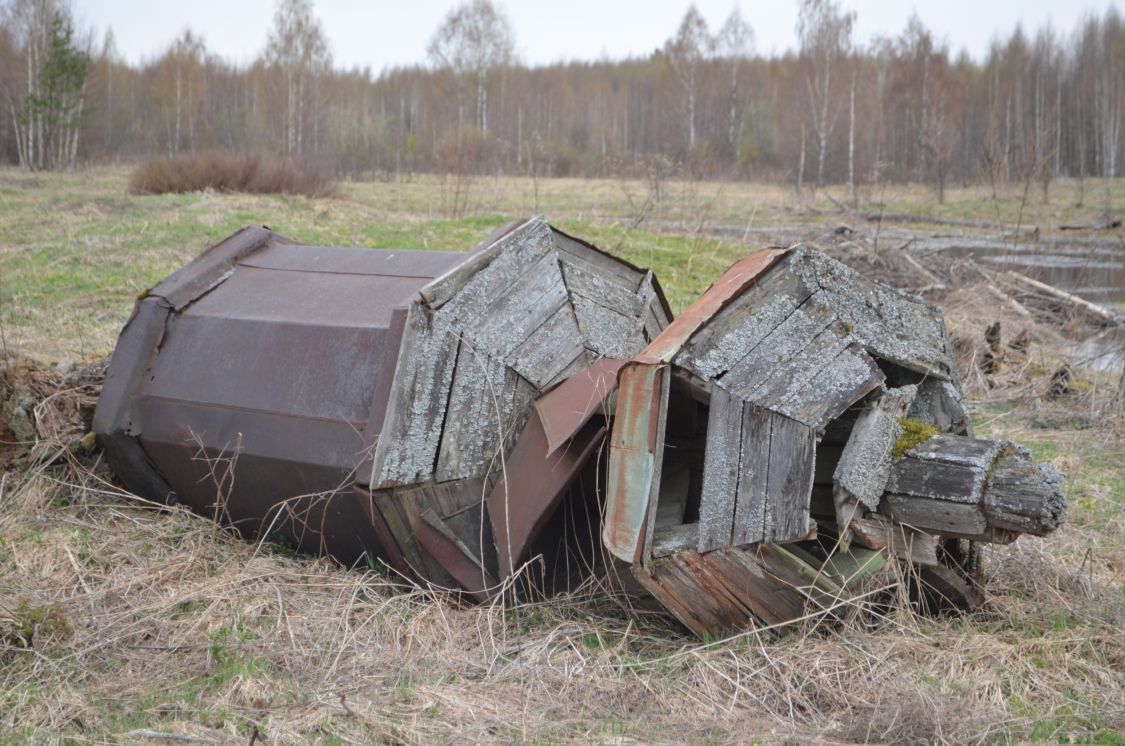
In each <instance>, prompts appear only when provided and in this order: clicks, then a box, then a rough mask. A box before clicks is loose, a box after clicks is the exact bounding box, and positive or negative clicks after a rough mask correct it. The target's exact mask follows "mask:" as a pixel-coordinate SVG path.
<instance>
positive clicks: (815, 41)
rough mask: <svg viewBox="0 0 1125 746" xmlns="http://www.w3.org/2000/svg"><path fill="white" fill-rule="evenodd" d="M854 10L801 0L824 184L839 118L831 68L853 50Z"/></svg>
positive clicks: (826, 0) (827, 0)
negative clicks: (837, 116) (848, 11)
mask: <svg viewBox="0 0 1125 746" xmlns="http://www.w3.org/2000/svg"><path fill="white" fill-rule="evenodd" d="M854 24H855V13H845V12H844V11H842V10H841V9H840V6H839V5H838V4H837V2H836V0H801V7H800V10H799V12H798V16H797V36H798V37H799V38H800V41H801V56H802V58H803V59H804V61H805V64H806V65H807V72H806V84H807V86H808V93H809V105H810V110H811V113H812V120H813V131H814V133H815V134H816V143H817V161H816V183H817V186H822V185H823V184H824V163H825V159H826V157H827V155H828V139H829V137H830V136H831V134H832V128H833V126H834V125H835V121H836V111H835V110H834V108H833V106H832V99H833V95H832V93H833V89H832V71H833V70H834V69H835V68H836V67H837V66H838V65H839V63H840V60H842V59H844V58H846V57H847V56H848V55H849V54H851V49H852V27H853V26H854Z"/></svg>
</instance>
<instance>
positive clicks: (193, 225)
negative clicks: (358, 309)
mask: <svg viewBox="0 0 1125 746" xmlns="http://www.w3.org/2000/svg"><path fill="white" fill-rule="evenodd" d="M126 177H127V173H126V172H125V171H124V170H122V169H94V170H90V171H82V172H78V173H71V174H25V173H21V172H19V171H15V170H11V169H0V324H2V332H3V336H4V341H5V342H6V343H7V345H8V346H9V347H12V348H15V349H17V350H21V351H23V352H25V353H27V354H31V355H34V356H36V357H40V358H47V359H53V360H59V359H67V358H75V357H82V356H86V355H92V354H106V353H107V352H109V350H110V349H111V348H112V345H113V342H114V340H115V338H116V335H117V332H118V331H119V330H120V327H121V325H122V324H123V323H124V322H125V319H126V318H127V317H128V314H129V312H130V310H131V307H132V301H133V299H134V298H135V297H136V296H137V295H139V294H141V293H142V292H143V291H144V290H146V289H147V288H149V287H151V286H152V285H154V284H155V283H156V282H158V281H159V280H160V279H161V278H163V277H165V276H166V275H168V274H169V273H170V272H172V271H174V270H175V269H177V268H179V267H180V266H182V265H183V264H185V263H186V262H188V261H190V260H191V259H192V258H193V257H194V256H196V255H197V254H198V253H199V252H201V251H202V250H203V249H205V248H207V247H208V246H211V245H213V244H215V243H217V242H218V241H219V240H221V239H222V238H224V237H226V236H228V235H230V234H231V233H233V232H234V231H236V230H238V229H239V228H243V227H245V226H248V225H268V226H269V227H270V228H272V229H274V230H276V231H278V232H280V233H283V234H285V235H288V236H290V237H292V238H295V239H297V240H299V241H302V242H305V243H310V244H320V245H328V246H361V247H379V248H406V249H428V250H433V251H467V250H469V249H471V248H472V247H474V246H475V245H476V244H477V243H479V242H480V241H481V240H482V239H484V238H485V237H486V236H487V235H488V234H489V233H490V232H492V231H493V230H495V229H496V228H498V227H499V226H501V225H503V224H504V223H506V222H508V221H509V220H512V219H514V218H517V217H523V216H527V215H531V214H536V213H542V214H546V215H547V217H548V218H549V219H551V220H552V222H554V223H556V224H557V225H558V226H559V227H560V228H562V229H563V230H566V231H568V232H572V233H574V234H576V235H579V236H581V237H583V238H585V239H587V240H590V241H592V242H594V243H595V244H597V245H598V246H600V247H601V248H603V249H605V250H608V251H610V252H612V253H615V254H617V255H619V256H622V257H624V258H626V259H628V260H629V261H632V262H634V263H636V264H639V265H641V266H645V267H651V268H652V269H653V270H654V271H655V272H656V274H657V276H658V277H659V278H660V281H661V283H662V284H663V286H664V288H665V290H666V292H667V294H668V296H669V301H670V302H671V304H672V307H673V310H675V311H677V312H678V311H681V310H683V308H685V307H686V306H687V305H688V304H689V303H690V302H691V300H693V299H694V298H695V297H696V296H697V295H698V294H699V293H700V292H702V291H703V290H704V289H706V287H707V286H708V285H709V284H710V283H711V282H713V281H714V280H715V279H716V278H717V277H718V276H719V275H720V274H721V273H722V271H723V270H724V269H725V268H726V267H727V266H729V265H730V264H731V263H732V262H733V261H735V260H736V259H738V258H739V257H740V256H741V255H742V254H744V253H745V251H746V250H747V247H746V246H745V245H744V244H742V243H741V242H740V241H737V240H719V239H716V238H713V237H709V236H708V234H707V231H699V230H696V228H697V227H699V226H733V227H734V228H735V229H737V230H736V231H735V235H737V231H738V230H741V229H742V228H743V227H747V228H749V227H750V226H752V225H753V226H767V225H789V226H796V227H797V228H798V229H801V226H806V228H804V229H802V230H804V231H805V232H806V233H813V234H815V232H816V231H817V230H820V229H821V228H822V227H823V226H825V225H827V226H832V225H834V224H835V223H836V222H838V221H839V220H840V219H841V218H840V217H839V216H837V215H835V213H834V210H833V208H832V206H831V203H829V202H828V201H827V200H826V199H825V198H824V196H823V193H822V194H821V196H819V197H815V198H814V197H811V196H809V195H806V200H805V201H803V202H798V201H797V200H796V197H795V195H794V193H793V192H792V190H791V189H789V188H787V187H784V186H767V185H758V184H741V183H727V182H706V183H687V182H670V183H668V184H666V185H664V188H663V196H662V198H661V199H660V200H659V201H658V202H657V203H656V205H655V206H654V207H653V208H652V209H651V210H650V211H643V210H642V205H643V204H644V203H645V201H646V191H647V187H646V185H645V184H643V183H640V182H629V181H620V180H609V179H605V180H591V181H581V180H575V179H556V180H539V181H538V183H537V184H535V185H533V184H532V182H530V181H529V180H527V179H507V178H504V179H492V178H480V179H477V180H476V181H475V182H474V184H473V186H472V198H471V200H470V206H469V212H468V214H466V216H464V217H461V218H458V219H450V218H448V217H446V216H445V215H444V210H443V206H444V204H445V200H444V197H443V194H444V191H443V190H444V187H443V185H442V182H441V180H440V179H438V178H436V177H432V176H418V177H415V178H413V179H410V180H405V181H399V182H393V183H385V182H373V183H347V184H344V185H343V188H342V189H341V194H340V196H339V197H338V198H335V199H309V198H304V197H282V196H268V195H267V196H262V195H243V194H234V195H225V194H215V193H211V192H202V193H193V194H177V195H161V196H132V195H129V194H127V193H126V189H125V187H126ZM1074 189H1075V185H1074V184H1073V183H1066V184H1060V185H1059V186H1058V188H1057V189H1056V191H1055V196H1054V198H1053V201H1052V203H1051V204H1049V205H1042V204H1039V203H1038V201H1035V202H1033V203H1032V204H1028V205H1025V206H1024V209H1023V211H1024V221H1023V222H1024V224H1025V225H1029V226H1030V225H1032V224H1035V223H1036V221H1040V222H1044V223H1046V224H1047V225H1053V224H1055V223H1058V222H1063V221H1067V222H1088V221H1091V220H1094V219H1096V218H1097V215H1098V214H1099V213H1100V211H1101V209H1102V203H1101V202H1098V200H1097V199H1095V198H1096V197H1097V198H1098V199H1101V196H1100V195H1104V193H1105V192H1106V189H1105V187H1104V185H1103V184H1101V183H1096V182H1094V181H1089V182H1088V199H1087V204H1086V206H1085V207H1084V208H1081V209H1079V208H1075V207H1074V206H1073V202H1074V197H1073V193H1074ZM828 191H829V192H831V191H832V188H829V190H828ZM1108 193H1109V195H1110V203H1111V204H1115V205H1120V204H1123V203H1125V180H1118V181H1117V182H1114V183H1113V184H1112V185H1111V186H1110V188H1109V190H1108ZM949 195H950V196H949V199H948V200H947V202H946V204H944V205H937V204H935V203H933V200H932V194H931V192H930V191H929V190H928V189H927V188H925V187H918V186H903V187H892V188H891V189H888V190H886V191H881V192H880V193H878V194H875V193H867V194H865V195H864V196H865V197H866V198H867V199H868V200H882V201H884V202H885V208H884V209H885V210H886V211H887V212H889V213H892V212H898V213H911V214H919V215H931V216H933V217H940V218H959V219H974V220H986V221H989V220H999V221H1001V222H1005V223H1013V224H1014V223H1015V221H1016V219H1017V217H1018V215H1019V210H1020V202H1021V199H1020V198H1021V197H1022V191H1021V190H1020V189H1017V188H1016V187H1014V186H1013V187H1010V188H1009V189H1008V190H1007V192H1005V193H1004V195H1003V196H1002V198H1001V199H1000V200H998V201H996V202H993V201H992V200H991V199H990V195H989V193H988V192H987V191H986V190H984V188H982V187H971V188H965V189H953V190H950V193H949ZM1103 201H1104V200H1103ZM861 209H864V210H877V209H878V208H877V206H876V205H874V204H870V203H867V204H865V205H861ZM638 220H639V225H638ZM631 226H636V227H633V228H631Z"/></svg>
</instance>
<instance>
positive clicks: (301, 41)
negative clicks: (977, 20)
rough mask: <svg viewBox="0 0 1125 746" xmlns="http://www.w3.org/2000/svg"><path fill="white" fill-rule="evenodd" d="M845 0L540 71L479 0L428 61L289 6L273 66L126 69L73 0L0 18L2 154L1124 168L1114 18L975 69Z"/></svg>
mask: <svg viewBox="0 0 1125 746" xmlns="http://www.w3.org/2000/svg"><path fill="white" fill-rule="evenodd" d="M854 27H855V14H854V13H852V12H849V11H848V10H847V9H846V8H845V7H843V6H842V5H841V4H840V2H839V0H800V3H799V19H798V24H797V29H796V31H797V36H798V39H799V44H798V48H797V49H796V50H793V51H790V52H787V53H785V54H784V55H781V56H773V57H767V56H763V55H760V54H757V53H756V52H755V48H754V35H753V27H752V18H751V19H748V18H745V17H744V16H743V15H742V14H741V13H740V12H739V11H738V10H737V9H736V10H735V11H734V12H732V13H731V15H730V17H729V18H727V19H726V21H725V22H724V23H723V24H722V25H721V26H720V27H719V28H715V29H713V28H710V27H709V25H708V23H707V22H706V20H705V19H704V18H703V16H702V15H701V14H700V13H699V12H698V10H697V9H696V8H695V7H694V6H691V7H689V8H688V9H687V11H686V13H685V15H684V17H683V19H682V21H681V22H680V24H679V26H678V27H677V28H675V29H670V33H669V37H668V39H667V41H666V42H665V43H664V44H663V45H662V46H661V47H660V48H659V49H655V50H654V51H653V52H652V53H651V54H650V55H648V56H645V57H637V58H632V59H625V60H619V61H598V62H569V63H559V64H552V65H542V66H530V65H526V64H523V63H521V61H520V60H519V58H518V55H517V54H516V51H515V50H516V48H517V44H516V37H515V33H514V31H513V29H512V27H511V24H510V22H509V21H508V19H507V17H506V16H505V14H504V12H503V9H502V8H501V7H499V6H497V5H495V4H493V2H492V1H491V0H467V1H466V2H464V4H462V5H460V6H458V7H456V8H454V9H453V10H452V11H450V13H449V14H448V15H447V16H446V18H445V19H444V21H443V22H442V24H441V25H440V26H439V27H438V28H437V29H436V30H435V31H434V34H433V36H432V38H431V41H430V44H429V45H428V48H427V50H426V62H425V63H419V64H418V65H415V66H410V67H403V68H396V69H390V70H385V71H382V72H380V73H378V74H376V73H373V72H372V71H371V70H370V69H343V68H341V67H338V66H336V65H334V64H333V60H332V55H331V45H330V44H329V41H328V39H327V38H326V36H325V33H324V30H323V27H322V25H321V23H320V22H319V20H318V19H317V17H316V13H315V9H314V7H313V5H312V3H311V2H310V0H279V2H278V5H277V7H276V12H275V15H274V18H273V21H272V24H271V26H270V28H269V29H268V30H266V34H265V36H266V44H265V47H264V49H263V51H262V52H261V53H260V54H259V56H258V57H257V59H255V60H254V61H253V62H252V63H250V64H248V65H236V64H233V63H232V62H230V61H228V60H225V59H223V58H222V57H221V56H219V55H217V54H215V53H214V52H212V51H210V50H208V48H207V44H206V40H205V39H203V38H202V37H200V36H199V35H197V34H196V33H194V32H192V31H190V30H185V31H184V32H183V33H182V34H181V35H180V36H179V37H178V38H177V39H176V40H175V41H174V42H173V43H172V44H171V45H170V46H169V48H168V49H167V50H166V51H165V52H164V53H163V54H161V55H160V56H159V57H157V58H155V59H151V60H146V61H144V62H142V63H139V64H132V65H131V64H127V63H126V62H125V61H124V60H123V58H122V56H121V54H120V52H119V51H118V49H117V47H116V44H115V42H114V38H113V34H112V31H107V32H106V33H105V35H104V37H103V38H101V39H100V40H98V41H97V42H95V40H94V39H93V38H92V36H91V35H90V34H89V33H85V34H83V33H81V32H80V31H79V30H76V29H75V27H74V21H73V17H72V14H71V13H70V11H69V9H68V7H67V6H66V4H65V3H64V2H63V0H6V2H3V3H2V4H0V106H2V107H3V109H4V111H3V116H4V118H5V119H6V120H7V122H6V124H5V125H4V126H2V127H0V157H2V158H3V159H4V160H5V161H8V162H11V163H18V164H19V165H21V166H22V167H24V168H28V169H45V168H66V167H72V166H74V165H75V164H76V163H77V162H78V161H80V160H82V161H91V162H104V161H111V162H112V161H131V160H136V159H140V158H144V157H149V156H152V155H170V156H175V155H179V154H182V153H186V152H192V151H199V150H206V149H222V150H229V151H235V152H248V151H259V150H270V151H277V152H282V153H286V154H290V155H299V156H303V157H306V158H309V159H314V160H316V161H318V162H320V163H323V164H324V165H326V166H329V167H331V168H332V169H334V170H336V171H337V172H339V173H341V174H345V175H355V176H371V175H376V176H383V175H389V174H396V173H408V172H414V171H435V172H459V173H506V174H528V175H532V176H616V175H646V174H648V175H652V174H662V173H663V174H668V175H672V174H676V175H682V176H687V177H700V178H708V177H720V176H721V177H727V178H745V179H763V180H775V181H786V182H790V183H792V184H793V185H794V186H795V187H796V188H797V189H798V190H802V189H805V188H810V187H813V186H817V185H823V184H827V183H839V184H846V185H847V187H848V189H849V196H850V197H852V198H853V199H854V198H855V190H856V188H857V185H859V186H868V187H870V186H876V187H877V186H878V185H879V184H881V183H887V182H905V181H916V182H926V183H928V184H930V185H932V186H933V188H934V189H935V191H936V193H937V194H938V196H939V197H940V196H942V194H943V192H944V189H945V186H946V185H947V184H949V183H967V182H981V181H983V182H985V183H987V184H990V185H992V187H993V188H994V189H997V188H1000V187H1001V186H1003V185H1005V184H1010V183H1019V184H1022V185H1024V187H1025V189H1026V188H1029V187H1030V186H1031V185H1033V184H1034V185H1036V187H1037V188H1040V189H1042V192H1043V196H1044V198H1046V197H1047V196H1048V195H1049V188H1050V184H1051V181H1052V180H1053V179H1054V178H1056V177H1059V176H1070V177H1077V178H1080V179H1081V178H1084V177H1086V176H1099V177H1108V178H1112V177H1115V176H1117V175H1118V171H1119V168H1120V166H1119V164H1120V163H1121V157H1122V149H1123V147H1125V146H1123V143H1122V137H1121V130H1122V123H1123V120H1125V23H1123V21H1122V17H1121V15H1120V14H1119V13H1118V12H1117V11H1116V10H1115V9H1113V8H1111V9H1109V10H1108V11H1106V12H1105V13H1103V14H1102V15H1101V16H1094V15H1091V16H1088V17H1087V18H1086V19H1085V20H1083V21H1082V22H1081V23H1079V24H1078V26H1077V28H1075V29H1073V30H1071V31H1070V32H1069V33H1066V34H1063V33H1060V32H1058V31H1056V30H1055V29H1052V28H1050V27H1045V28H1041V29H1038V30H1037V31H1035V32H1034V33H1030V32H1028V31H1027V30H1024V29H1022V28H1019V27H1017V28H1016V29H1015V30H1013V31H1011V32H1010V33H1009V34H1008V35H1007V37H1006V38H998V39H997V40H996V41H995V42H994V43H993V44H992V46H991V48H990V49H989V51H988V53H987V55H986V57H985V58H984V59H982V60H974V59H972V58H971V57H969V56H968V55H967V54H966V53H965V52H957V53H955V52H954V51H953V50H952V49H951V48H950V46H949V44H948V43H947V42H946V41H945V40H943V39H939V38H937V37H936V36H935V35H934V34H933V32H932V31H931V30H929V29H928V28H926V27H925V26H924V25H923V23H922V22H921V21H920V20H919V19H918V18H917V17H916V16H915V17H914V18H912V19H911V20H910V21H909V23H908V24H907V25H906V27H905V28H904V29H903V30H902V32H901V33H899V34H897V35H895V36H890V37H883V38H877V39H875V40H873V41H871V42H870V43H867V44H863V45H861V44H859V43H857V41H856V39H855V38H854Z"/></svg>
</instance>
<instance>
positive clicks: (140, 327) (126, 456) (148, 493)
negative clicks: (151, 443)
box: [93, 296, 172, 502]
mask: <svg viewBox="0 0 1125 746" xmlns="http://www.w3.org/2000/svg"><path fill="white" fill-rule="evenodd" d="M169 312H170V310H169V308H168V304H167V303H166V302H165V301H164V299H163V298H156V297H153V296H149V297H147V298H142V299H141V300H139V301H137V303H136V305H135V306H134V308H133V314H132V316H130V317H129V320H128V321H127V322H126V323H125V328H124V329H123V330H122V332H121V337H120V338H119V339H118V340H117V347H116V349H115V350H114V353H113V361H112V363H111V364H110V366H109V369H108V370H107V371H106V377H105V381H104V382H103V384H102V391H101V395H100V396H99V397H98V406H97V409H95V410H94V422H93V430H94V432H95V433H96V434H97V439H98V445H100V446H101V447H102V450H104V451H105V453H106V458H108V459H109V462H110V464H112V465H113V467H114V471H115V472H116V473H117V476H118V478H119V479H120V480H121V481H122V482H123V483H124V484H125V487H126V488H128V489H129V490H130V491H131V492H134V493H136V494H138V495H143V496H145V497H147V498H149V499H150V500H155V501H157V502H164V501H166V500H167V499H168V498H169V496H170V495H171V494H172V488H171V487H170V486H168V483H167V482H166V481H165V480H164V477H162V476H161V475H160V473H159V472H157V470H156V466H155V465H154V464H153V463H152V459H150V458H149V457H148V454H146V453H145V451H144V449H143V448H141V444H140V442H139V441H138V440H137V439H136V437H134V436H135V435H136V432H135V430H134V424H133V423H134V420H135V416H134V410H135V405H136V397H137V394H138V392H139V391H140V389H141V387H142V385H143V383H144V377H145V371H146V370H148V367H149V366H150V365H151V364H152V358H153V356H154V355H156V353H157V350H158V349H159V348H160V343H161V341H162V340H163V339H164V328H165V325H166V324H167V322H168V315H169Z"/></svg>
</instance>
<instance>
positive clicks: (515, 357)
mask: <svg viewBox="0 0 1125 746" xmlns="http://www.w3.org/2000/svg"><path fill="white" fill-rule="evenodd" d="M585 350H586V348H585V347H584V339H583V337H582V332H581V331H580V330H579V329H578V321H577V319H575V317H574V311H573V309H571V307H570V304H569V303H567V302H565V301H564V302H563V303H561V304H560V305H559V307H558V308H557V309H556V310H555V312H554V313H553V314H552V315H551V317H550V318H549V319H547V321H546V322H545V323H544V324H543V325H542V326H541V327H539V328H538V329H536V330H535V331H534V332H532V333H531V335H530V336H529V337H528V338H527V339H525V340H524V341H523V343H522V344H520V345H519V347H517V348H516V349H514V350H513V351H512V352H511V353H510V354H509V355H508V356H507V358H506V362H507V363H508V365H510V366H511V367H512V369H513V370H514V371H516V372H517V373H519V374H520V375H521V376H523V377H524V378H526V379H527V380H528V382H529V383H531V384H532V385H533V386H535V387H536V388H537V389H539V390H543V389H544V388H545V387H546V385H547V384H548V383H550V382H551V381H553V380H555V378H557V377H558V375H559V374H560V373H562V372H563V371H564V370H567V369H568V368H570V367H571V364H572V363H573V361H574V360H575V359H577V358H578V357H579V356H583V357H584V354H585Z"/></svg>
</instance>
